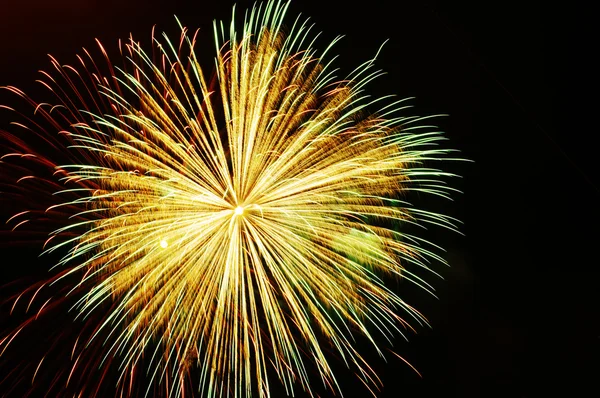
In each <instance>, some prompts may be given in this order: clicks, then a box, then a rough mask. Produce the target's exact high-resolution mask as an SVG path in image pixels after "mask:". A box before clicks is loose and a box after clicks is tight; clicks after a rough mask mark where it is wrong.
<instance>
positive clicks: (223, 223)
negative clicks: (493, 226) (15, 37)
mask: <svg viewBox="0 0 600 398" xmlns="http://www.w3.org/2000/svg"><path fill="white" fill-rule="evenodd" d="M288 4H289V3H287V2H285V3H284V2H279V1H269V2H267V3H264V4H262V5H261V6H259V7H255V8H253V9H252V10H251V11H249V12H248V13H247V14H246V16H245V17H244V19H243V22H242V24H241V25H240V26H241V27H242V29H241V31H238V30H235V26H237V25H236V22H235V18H233V19H232V23H231V25H230V28H229V29H228V31H227V29H226V27H225V26H224V25H223V24H222V23H221V24H215V39H216V43H217V49H218V51H217V56H216V82H214V83H211V82H210V79H209V78H208V76H207V75H206V72H205V69H203V68H202V67H201V65H200V64H201V62H200V61H199V60H198V58H197V52H196V50H195V44H196V34H194V35H190V34H188V32H187V30H186V29H185V28H182V34H181V37H180V39H179V41H178V42H172V41H170V40H169V39H168V38H167V36H164V37H163V38H162V40H159V39H157V38H153V47H152V50H153V51H152V53H151V54H150V53H146V52H145V51H144V50H143V49H142V47H141V46H140V45H139V44H138V43H136V42H135V41H133V40H130V41H129V42H128V43H127V44H124V45H123V46H122V47H121V48H122V55H123V58H124V59H125V66H124V67H122V68H119V67H116V66H113V64H112V63H111V62H110V61H108V56H107V55H106V52H104V49H103V48H102V47H100V48H101V49H102V51H103V53H104V54H105V58H106V61H107V62H108V63H107V65H108V71H109V72H107V73H101V72H100V69H101V68H100V67H99V66H97V65H96V63H95V62H94V61H93V60H92V58H91V57H89V58H87V59H86V60H85V61H84V58H83V57H81V58H78V59H79V61H80V63H81V67H80V68H73V67H70V66H61V65H60V64H59V63H58V62H57V61H53V64H54V66H55V67H56V69H57V71H58V72H59V74H58V76H59V77H60V78H62V79H63V82H62V83H59V82H58V79H55V78H52V77H51V75H49V74H47V75H46V76H47V78H48V79H49V83H45V84H47V85H48V87H50V88H51V89H52V91H53V92H54V93H55V94H56V95H57V96H58V99H59V100H58V102H57V104H56V105H53V106H51V105H48V104H36V109H37V111H38V112H40V113H42V114H43V115H45V116H46V119H47V120H50V121H52V123H53V125H55V126H57V127H58V128H59V130H58V131H60V134H61V135H62V136H65V137H66V139H67V140H68V142H69V147H70V149H71V150H72V151H73V152H74V153H75V155H74V158H76V159H77V162H73V163H72V164H61V165H56V171H57V173H56V175H57V178H60V179H61V181H62V182H63V183H64V184H66V185H67V186H66V187H65V189H64V190H63V191H61V194H62V195H70V196H71V197H74V198H75V199H73V200H67V201H64V203H61V204H58V205H56V206H54V207H52V209H51V210H55V209H57V208H68V209H77V210H76V211H73V210H71V211H72V212H73V214H72V215H71V216H70V217H69V218H68V219H67V220H66V221H67V223H66V224H65V225H64V227H62V228H60V229H58V230H56V231H54V232H53V233H52V235H51V239H50V241H49V243H48V245H47V246H46V251H47V252H53V251H61V250H66V251H67V252H68V253H67V254H66V255H65V256H64V257H63V259H62V260H61V261H59V263H58V266H61V267H64V269H66V270H68V271H67V272H63V273H62V274H61V275H60V277H58V278H57V280H58V279H61V278H65V277H67V276H68V275H72V274H77V275H82V277H81V278H80V282H79V283H78V284H77V286H74V287H73V290H77V289H79V290H80V291H82V290H83V291H84V293H83V294H82V296H81V299H80V300H79V301H78V302H77V304H76V309H77V310H78V311H79V313H80V314H81V316H82V317H85V316H88V314H91V313H94V311H100V310H101V309H102V308H106V306H109V307H110V311H109V313H108V314H107V315H106V316H105V317H104V318H103V321H102V323H101V324H100V325H98V327H97V328H96V330H95V332H94V333H93V334H92V335H91V336H90V337H89V339H88V340H87V342H86V343H85V345H86V346H89V345H91V344H93V343H94V342H95V341H98V340H101V341H102V345H103V347H104V348H103V358H104V359H103V360H102V363H103V364H104V363H105V359H106V360H107V361H109V362H110V361H113V360H116V361H117V362H119V365H118V366H119V369H120V371H119V372H120V375H121V376H120V379H119V386H120V389H121V390H122V391H124V392H126V391H128V388H130V383H131V382H132V380H133V379H134V377H135V376H134V374H135V372H134V370H135V369H137V368H138V367H139V366H140V364H141V363H143V364H144V366H145V367H146V368H147V369H148V371H147V372H148V375H149V378H150V382H149V387H148V389H147V390H146V394H149V393H150V392H151V391H152V388H153V387H152V386H154V385H163V386H166V388H165V391H167V394H168V395H169V396H176V397H178V396H183V395H184V391H185V390H186V388H187V387H186V386H187V385H188V378H189V377H190V374H191V372H192V370H193V369H199V379H200V380H199V390H200V391H201V392H202V396H211V397H212V396H215V397H217V396H236V397H242V396H246V397H249V396H250V395H252V394H253V392H254V393H256V392H257V393H258V395H259V396H261V397H267V396H270V390H269V385H270V383H271V381H270V377H271V378H273V377H275V378H277V379H279V380H280V381H281V382H282V383H283V384H284V386H285V388H286V391H288V393H289V394H291V393H292V391H293V385H294V384H300V386H301V387H302V388H303V389H304V390H306V391H308V392H311V391H312V389H311V387H310V381H309V379H310V376H311V374H312V375H313V377H314V376H316V375H319V376H321V378H322V380H323V382H324V383H325V385H326V386H328V387H329V388H331V389H333V390H338V388H339V387H338V385H337V382H336V380H335V377H334V374H333V372H332V369H331V367H330V363H329V360H328V358H329V357H330V355H329V354H328V351H333V352H335V354H336V355H337V356H339V357H340V358H341V359H342V360H343V361H344V362H345V363H346V364H347V365H348V366H349V367H351V368H353V369H354V370H355V371H356V373H357V375H358V376H359V377H360V379H361V380H363V381H364V382H365V384H367V385H369V386H372V385H376V384H377V376H376V374H374V372H373V371H372V370H371V368H370V367H369V366H368V365H367V363H366V362H365V360H364V359H363V358H362V357H361V354H360V353H359V352H358V351H357V350H356V349H355V347H354V345H353V344H354V343H353V336H354V335H357V334H360V335H362V336H364V337H366V339H368V340H369V341H371V342H372V343H373V346H374V347H375V348H376V349H377V350H378V352H380V351H379V348H377V347H378V344H377V341H378V339H379V338H380V337H378V336H382V335H383V336H384V337H386V338H390V339H391V338H392V337H393V336H394V335H396V334H397V333H401V328H404V327H410V326H409V323H408V322H407V321H405V320H404V319H403V318H402V317H401V314H404V316H408V317H409V318H412V319H413V320H414V321H416V322H419V323H422V322H425V319H424V318H423V316H422V315H421V314H420V313H419V312H417V311H416V310H415V309H414V308H412V307H411V306H410V305H408V304H407V303H405V302H404V301H403V300H402V299H401V298H400V297H399V296H398V295H397V294H396V292H395V291H393V290H392V289H390V288H388V287H386V285H385V284H384V279H386V278H388V277H390V276H391V277H402V278H405V279H407V280H410V281H413V282H415V283H417V284H419V285H420V286H422V287H425V288H428V285H427V284H426V283H425V282H424V281H422V280H421V279H420V278H419V277H418V276H417V275H416V274H415V273H413V272H410V270H409V268H407V265H410V266H412V267H414V266H417V267H423V268H427V264H428V261H429V260H430V259H434V260H436V261H443V260H442V259H441V258H440V257H438V256H437V255H436V254H434V253H433V252H431V251H429V250H427V249H426V248H425V247H423V245H421V244H420V243H422V242H421V241H420V240H419V239H418V238H417V237H414V236H411V235H408V234H406V233H405V232H402V231H399V230H398V228H397V227H396V226H395V224H397V223H398V222H401V223H417V224H422V223H433V224H438V225H442V226H445V227H448V228H453V225H452V223H451V220H449V218H447V217H445V216H442V215H440V214H435V213H431V212H427V211H423V210H419V209H417V208H414V207H412V206H411V205H410V204H408V203H407V202H405V201H404V197H405V195H406V194H407V193H409V192H410V191H419V192H425V193H431V194H437V195H442V196H446V194H447V193H448V192H449V191H450V188H448V187H447V186H446V185H444V184H443V183H441V182H439V181H438V180H439V179H440V178H441V177H444V176H449V174H448V173H444V172H442V171H439V170H437V169H431V168H427V167H426V166H424V165H423V162H424V161H427V160H430V159H440V158H441V157H442V156H444V155H445V154H446V153H447V152H448V151H446V150H443V149H439V148H437V147H436V146H435V144H436V143H437V142H438V141H440V140H441V139H442V137H441V136H440V135H439V133H437V132H433V131H432V130H430V129H427V126H422V125H421V124H420V122H421V121H422V120H423V119H424V118H418V117H404V116H401V115H400V111H401V110H402V109H404V102H403V100H400V101H394V100H391V99H390V98H377V99H371V98H370V97H369V96H368V95H367V94H365V92H364V88H365V85H366V84H367V83H369V82H370V81H371V80H372V79H374V78H376V77H377V76H378V75H380V73H381V72H380V71H377V70H375V69H374V65H373V61H374V60H370V61H368V62H366V63H364V64H362V65H361V66H360V67H358V68H357V69H356V70H355V71H353V72H352V73H351V74H350V75H349V76H348V77H347V78H346V79H343V80H340V79H337V78H336V77H335V75H334V72H335V71H334V70H332V69H331V66H330V65H331V63H330V62H327V61H326V60H327V59H328V57H327V53H328V51H329V50H330V48H331V46H329V47H328V48H327V50H326V51H325V52H323V53H321V54H319V53H318V52H317V51H316V50H315V49H314V48H313V42H311V41H310V38H311V32H310V29H309V26H308V24H307V23H306V22H304V23H302V22H301V21H300V20H296V22H295V23H294V25H293V26H292V27H291V28H290V29H289V30H286V29H284V28H283V26H284V25H283V22H284V14H285V12H286V9H287V7H288ZM332 44H333V43H332ZM86 54H87V55H88V56H89V54H88V53H87V51H86ZM82 87H83V88H82ZM11 89H12V90H13V91H15V92H17V90H16V89H14V88H11ZM59 237H63V238H59ZM55 238H56V239H55ZM107 303H112V304H107ZM373 333H375V334H373ZM11 340H12V339H11ZM6 342H9V341H8V340H5V342H4V343H3V344H6ZM325 342H326V343H325ZM79 344H82V343H81V342H80V343H79ZM74 350H75V348H74ZM82 352H84V351H82ZM380 353H381V352H380ZM77 359H79V357H78V358H77ZM75 362H76V363H77V361H75ZM309 364H310V366H314V367H315V368H314V369H311V368H309Z"/></svg>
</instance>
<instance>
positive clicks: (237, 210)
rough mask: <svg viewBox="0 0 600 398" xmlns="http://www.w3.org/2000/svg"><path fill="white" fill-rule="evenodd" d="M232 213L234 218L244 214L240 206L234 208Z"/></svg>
mask: <svg viewBox="0 0 600 398" xmlns="http://www.w3.org/2000/svg"><path fill="white" fill-rule="evenodd" d="M234 213H235V215H236V216H241V215H242V214H244V208H243V207H242V206H238V207H236V208H235V210H234Z"/></svg>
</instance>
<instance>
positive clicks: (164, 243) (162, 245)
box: [160, 239, 169, 249]
mask: <svg viewBox="0 0 600 398" xmlns="http://www.w3.org/2000/svg"><path fill="white" fill-rule="evenodd" d="M167 246H169V242H167V241H166V240H164V239H163V240H161V241H160V247H162V248H163V249H166V248H167Z"/></svg>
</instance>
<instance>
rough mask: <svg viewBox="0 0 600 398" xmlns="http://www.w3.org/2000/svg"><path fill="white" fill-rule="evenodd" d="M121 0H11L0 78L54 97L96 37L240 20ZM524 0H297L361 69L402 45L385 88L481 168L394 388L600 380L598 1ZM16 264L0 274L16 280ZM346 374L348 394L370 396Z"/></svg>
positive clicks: (198, 9) (295, 8)
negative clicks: (51, 82) (59, 68)
mask: <svg viewBox="0 0 600 398" xmlns="http://www.w3.org/2000/svg"><path fill="white" fill-rule="evenodd" d="M123 3H124V4H121V1H115V0H95V1H76V0H54V1H35V0H23V1H8V2H6V1H4V2H2V4H1V5H0V85H7V84H10V85H15V86H18V87H21V88H23V89H25V90H27V91H30V92H32V93H36V92H40V90H39V89H36V88H35V87H36V85H35V84H34V83H33V81H34V80H35V79H36V77H37V70H38V69H49V63H48V61H47V58H46V54H47V53H50V54H52V55H55V56H56V57H57V58H59V59H65V60H66V62H71V61H72V60H73V55H74V54H75V53H76V52H78V51H79V49H80V48H81V47H82V46H88V47H92V46H93V39H94V38H95V37H98V38H99V39H101V41H102V42H103V44H104V45H105V46H106V47H111V46H113V45H114V47H116V41H117V39H119V38H125V37H127V36H128V34H129V33H130V32H132V33H133V35H134V37H137V38H148V37H149V34H150V30H151V28H152V25H153V24H157V25H158V28H159V29H161V30H165V31H167V32H170V33H171V34H173V35H177V34H178V31H177V28H176V27H175V23H174V19H173V18H172V16H173V14H176V15H178V16H179V17H180V19H181V20H182V21H183V23H184V24H185V25H187V26H188V27H190V28H195V27H201V28H202V31H203V32H204V33H203V34H204V35H205V37H207V38H209V39H211V40H212V20H213V19H225V20H227V19H228V16H229V15H230V8H231V4H232V2H230V1H225V0H224V1H222V2H219V3H220V4H219V5H215V4H213V3H217V2H212V1H211V2H201V1H199V0H196V1H189V0H170V1H157V0H152V1H140V0H133V1H124V2H123ZM204 3H206V4H207V5H205V4H204ZM525 3H527V4H521V2H517V1H513V2H511V1H509V2H505V1H504V2H479V1H465V0H456V1H452V2H441V1H433V0H427V1H399V2H392V1H388V2H386V1H374V0H371V1H368V2H363V3H361V5H357V6H352V5H350V2H348V1H337V0H336V1H324V0H321V1H300V0H296V1H295V2H294V3H293V4H292V9H291V11H290V12H289V14H288V16H289V17H290V18H288V22H290V20H291V19H292V18H291V17H295V15H296V14H297V13H298V12H302V13H303V15H306V16H310V17H311V18H312V20H313V21H314V22H315V23H316V30H317V31H323V34H324V38H326V39H333V38H334V37H335V36H336V35H339V34H343V35H345V36H346V37H345V39H344V40H343V41H342V42H341V43H340V44H339V45H337V46H336V50H337V51H336V53H339V54H342V55H343V58H342V62H341V64H340V66H342V67H346V65H348V66H347V69H346V70H345V71H346V72H349V71H350V70H351V68H353V67H354V66H356V65H358V64H359V63H361V62H362V61H364V60H366V59H368V58H369V57H371V56H372V55H373V54H374V53H375V51H376V50H377V48H378V47H379V45H380V44H381V43H382V42H383V41H385V40H386V39H390V40H389V42H388V43H387V44H386V46H385V47H384V51H383V52H382V53H381V56H380V57H379V60H378V62H377V65H378V66H379V67H381V68H382V69H384V70H385V71H386V72H387V75H386V76H384V77H382V78H381V79H380V80H379V81H377V82H375V83H374V84H372V85H371V88H370V90H371V92H372V93H373V94H374V95H384V94H389V93H395V94H398V95H399V96H401V97H409V96H414V97H416V100H415V101H414V102H413V104H414V105H415V108H414V112H415V113H418V114H431V113H446V114H449V115H450V116H449V117H446V118H442V119H439V120H438V121H437V123H438V124H439V125H440V127H441V128H442V129H443V130H444V131H445V132H446V134H447V136H448V137H449V138H450V144H449V145H450V146H452V147H454V148H457V149H460V150H461V151H462V156H464V157H466V158H469V159H472V160H474V161H475V162H474V163H471V164H461V165H454V166H452V167H454V169H453V170H454V171H457V172H459V173H460V174H462V175H463V176H464V178H463V179H462V181H455V182H454V185H455V186H457V187H458V188H460V189H461V190H462V191H463V192H464V194H462V195H460V196H457V197H456V200H455V202H454V203H452V204H447V205H446V206H447V208H446V209H445V210H446V211H447V212H448V213H450V214H451V215H453V216H456V217H458V218H460V219H462V220H463V221H464V226H463V228H462V230H463V232H464V233H465V235H466V236H465V237H461V236H458V235H457V236H453V235H451V234H450V233H446V232H443V233H440V236H439V237H436V239H437V241H438V242H441V243H442V244H443V245H444V246H445V247H447V248H448V253H447V256H446V257H447V259H448V261H449V262H450V263H451V268H442V267H441V266H440V267H439V269H438V271H439V272H440V273H441V274H442V276H443V277H444V278H445V280H433V281H432V282H433V284H434V286H435V287H436V289H437V291H438V295H439V300H435V299H432V298H429V297H427V296H424V295H422V294H420V293H418V292H409V293H410V295H412V297H413V299H414V300H417V301H418V303H417V307H418V308H419V309H420V310H421V311H422V312H423V313H424V314H425V315H426V316H427V317H428V318H429V319H430V321H431V323H432V329H431V330H429V329H424V328H423V329H421V330H419V334H418V335H414V336H411V338H410V343H408V344H405V343H404V342H401V341H400V340H398V342H397V345H396V350H397V352H398V353H400V354H401V355H403V357H404V358H406V359H407V360H408V361H409V362H411V363H412V364H413V365H414V366H415V367H416V368H417V369H418V370H419V371H420V372H421V374H422V375H423V378H419V377H418V376H417V375H416V374H415V373H414V372H412V371H411V370H410V368H408V367H407V366H405V365H404V364H403V363H402V362H401V361H399V360H394V359H390V362H389V364H388V365H387V366H386V365H383V364H381V363H379V364H376V368H377V369H379V371H380V373H381V378H382V380H383V382H384V385H385V387H384V390H383V391H382V393H381V397H399V396H403V397H424V396H425V397H427V396H441V395H443V396H457V397H480V396H481V397H495V396H498V397H534V396H542V395H543V393H544V392H547V391H554V392H557V391H561V392H564V393H568V396H577V395H578V394H577V393H578V392H583V391H586V388H587V387H591V388H593V386H592V381H593V380H594V379H595V378H596V377H597V375H598V374H599V371H600V366H599V365H598V358H599V357H600V349H599V346H600V327H599V315H600V314H599V311H598V305H597V304H598V303H599V302H600V300H599V299H598V288H597V283H598V282H597V280H598V279H597V276H598V275H599V273H598V271H597V270H596V267H597V266H598V260H597V258H595V257H594V256H592V252H593V249H594V248H595V247H596V245H597V241H598V237H599V234H598V232H597V225H598V221H600V217H599V215H600V214H599V212H600V211H599V210H598V206H597V204H598V203H599V201H598V199H599V198H600V179H599V178H598V174H597V171H598V170H597V167H596V166H595V160H596V159H597V158H598V155H597V154H596V151H595V150H594V146H593V141H594V138H595V135H596V134H597V132H598V129H597V125H594V124H592V123H591V115H593V113H594V111H595V109H594V107H593V103H592V102H588V101H587V95H586V93H593V92H594V89H595V87H597V84H596V83H597V82H596V81H595V80H593V79H597V78H595V77H594V78H592V75H593V74H592V73H591V72H593V71H597V70H598V69H597V63H596V64H594V63H593V61H592V59H593V51H592V50H594V49H596V48H597V45H596V44H592V42H593V41H594V40H593V38H595V37H598V34H597V29H596V28H594V27H593V24H592V21H591V17H590V15H591V13H590V10H585V9H581V8H579V7H577V6H576V5H575V4H573V3H571V4H570V6H569V9H559V8H555V9H552V8H547V6H546V5H545V3H546V2H541V1H529V2H525ZM250 4H252V2H249V1H240V2H238V6H239V7H240V9H245V8H246V6H248V5H250ZM202 31H201V32H202ZM114 47H113V48H114ZM212 51H213V47H209V48H208V52H212ZM7 98H8V97H6V96H5V95H4V94H2V95H0V103H6V101H8V99H7ZM595 102H596V103H597V101H595ZM0 122H2V123H3V124H2V126H3V127H5V124H6V113H3V114H2V116H0ZM0 203H2V202H0ZM594 205H596V206H594ZM5 243H7V244H8V246H9V248H8V252H9V253H11V255H13V256H14V255H15V254H16V253H15V250H12V251H11V250H10V245H11V242H10V241H9V242H5ZM6 258H10V257H5V259H6ZM5 259H4V260H3V259H0V262H1V263H2V274H1V275H2V276H3V277H4V278H14V277H16V276H18V275H19V271H14V270H7V269H6V268H8V267H12V264H11V263H10V262H5V261H6V260H5ZM3 282H4V281H3ZM0 294H1V293H0ZM407 300H408V301H409V302H410V297H409V298H407ZM341 374H343V372H342V373H341ZM341 377H342V379H344V377H343V376H341ZM343 383H344V385H345V386H347V388H346V393H347V395H346V396H348V397H353V396H355V395H353V392H354V391H359V390H360V387H357V384H358V383H357V382H354V381H353V380H352V379H350V378H349V379H348V380H343ZM353 383H355V384H353ZM360 391H362V390H360ZM592 391H597V387H596V388H594V389H593V390H592ZM1 392H2V391H1V390H0V393H1ZM0 395H1V394H0ZM356 396H362V395H360V394H358V393H357V395H356Z"/></svg>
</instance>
